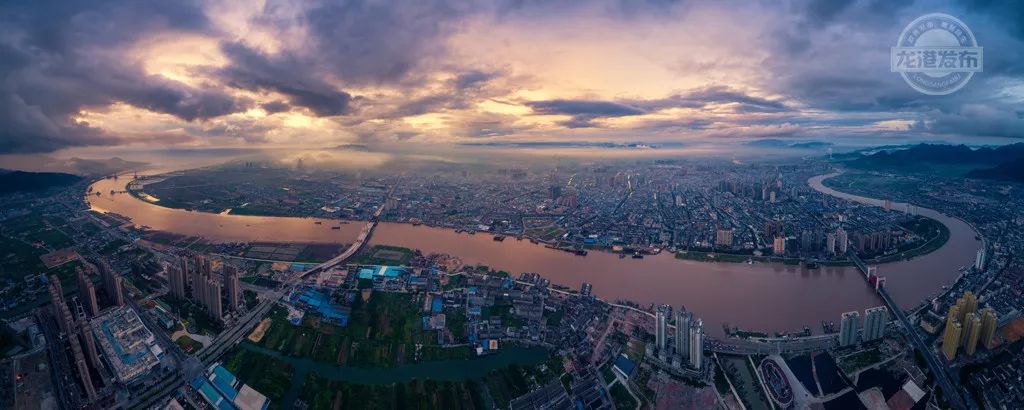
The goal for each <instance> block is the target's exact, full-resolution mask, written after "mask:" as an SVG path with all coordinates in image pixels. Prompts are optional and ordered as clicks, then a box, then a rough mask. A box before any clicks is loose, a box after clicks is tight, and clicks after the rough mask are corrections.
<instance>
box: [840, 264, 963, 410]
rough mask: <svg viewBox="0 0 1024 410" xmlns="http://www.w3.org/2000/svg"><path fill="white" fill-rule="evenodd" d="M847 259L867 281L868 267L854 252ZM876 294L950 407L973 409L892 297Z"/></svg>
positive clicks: (884, 291)
mask: <svg viewBox="0 0 1024 410" xmlns="http://www.w3.org/2000/svg"><path fill="white" fill-rule="evenodd" d="M849 257H850V259H852V260H853V262H854V264H855V265H857V268H858V269H860V271H861V273H863V274H864V277H865V279H867V276H868V265H867V264H866V263H864V261H863V260H862V259H861V258H860V257H859V256H857V254H856V253H855V252H852V251H851V252H850V254H849ZM876 292H877V293H878V296H880V297H881V298H882V300H883V301H885V304H886V306H888V307H889V311H891V312H893V314H895V315H896V320H898V321H899V322H900V325H901V327H902V328H903V330H904V332H905V333H904V334H905V335H906V336H907V339H910V343H912V344H913V345H914V348H915V349H917V350H918V351H919V352H921V356H922V357H924V360H925V363H927V364H928V368H929V369H931V371H932V374H933V375H935V384H937V385H938V386H939V389H941V390H942V393H943V396H944V397H945V398H946V400H948V401H949V403H950V405H951V406H953V408H954V409H965V408H971V409H974V408H975V406H974V404H973V403H970V402H968V403H966V404H965V403H964V398H963V396H961V395H960V389H958V388H956V386H954V384H953V382H952V381H951V380H950V379H949V373H947V372H946V365H945V364H944V363H942V362H940V361H939V359H938V358H936V357H935V352H934V350H932V348H931V346H929V345H927V344H926V343H925V342H924V341H923V340H921V335H919V334H918V333H917V331H916V330H914V326H913V324H911V323H910V320H909V319H907V315H906V313H904V312H903V309H902V308H900V305H899V304H897V303H896V301H895V300H893V298H892V296H889V292H888V291H886V290H885V286H879V287H878V289H877V290H876Z"/></svg>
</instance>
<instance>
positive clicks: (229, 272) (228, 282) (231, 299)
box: [224, 264, 242, 312]
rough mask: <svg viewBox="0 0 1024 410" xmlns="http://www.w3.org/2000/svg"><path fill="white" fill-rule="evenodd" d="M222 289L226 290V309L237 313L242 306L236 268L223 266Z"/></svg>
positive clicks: (239, 281)
mask: <svg viewBox="0 0 1024 410" xmlns="http://www.w3.org/2000/svg"><path fill="white" fill-rule="evenodd" d="M224 287H225V289H226V290H227V297H228V309H229V310H231V311H233V312H237V311H238V309H239V306H240V305H241V304H242V283H241V280H240V278H239V273H238V268H236V267H234V266H231V265H228V264H224Z"/></svg>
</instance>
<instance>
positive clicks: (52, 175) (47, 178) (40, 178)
mask: <svg viewBox="0 0 1024 410" xmlns="http://www.w3.org/2000/svg"><path fill="white" fill-rule="evenodd" d="M81 180H82V177H80V176H77V175H71V174H64V173H60V172H25V171H8V170H0V195H5V194H10V193H14V192H31V191H42V190H44V189H48V188H53V187H61V186H68V185H71V184H74V183H76V182H78V181H81Z"/></svg>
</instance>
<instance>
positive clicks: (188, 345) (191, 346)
mask: <svg viewBox="0 0 1024 410" xmlns="http://www.w3.org/2000/svg"><path fill="white" fill-rule="evenodd" d="M174 344H176V345H178V347H180V348H181V350H184V351H185V353H189V354H192V353H195V352H198V351H199V349H202V348H203V344H202V343H199V342H197V341H195V340H192V338H191V337H188V336H181V337H179V338H178V339H177V340H175V341H174Z"/></svg>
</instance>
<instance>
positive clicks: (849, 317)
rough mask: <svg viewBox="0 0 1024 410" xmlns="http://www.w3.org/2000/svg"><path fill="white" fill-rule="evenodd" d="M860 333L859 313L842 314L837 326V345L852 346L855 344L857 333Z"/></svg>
mask: <svg viewBox="0 0 1024 410" xmlns="http://www.w3.org/2000/svg"><path fill="white" fill-rule="evenodd" d="M859 331H860V313H857V312H856V311H853V312H846V313H843V316H842V319H841V321H840V324H839V345H840V346H852V345H855V344H857V333H858V332H859Z"/></svg>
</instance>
